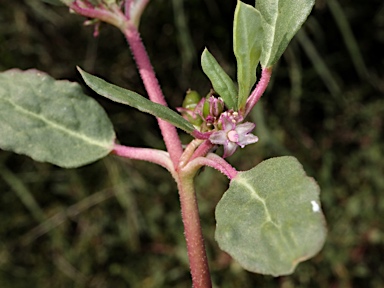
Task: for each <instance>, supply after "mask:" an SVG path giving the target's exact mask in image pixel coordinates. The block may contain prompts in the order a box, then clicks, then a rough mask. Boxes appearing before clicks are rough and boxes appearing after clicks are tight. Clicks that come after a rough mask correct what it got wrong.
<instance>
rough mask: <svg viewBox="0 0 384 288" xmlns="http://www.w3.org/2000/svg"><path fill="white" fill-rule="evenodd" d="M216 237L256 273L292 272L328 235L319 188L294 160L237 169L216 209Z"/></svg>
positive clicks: (227, 249) (285, 157)
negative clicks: (247, 168)
mask: <svg viewBox="0 0 384 288" xmlns="http://www.w3.org/2000/svg"><path fill="white" fill-rule="evenodd" d="M216 221H217V226H216V232H215V238H216V240H217V241H218V243H219V246H220V248H221V249H222V250H224V251H226V252H227V253H229V254H230V255H231V256H232V257H233V258H234V259H235V260H237V261H238V262H239V263H240V265H241V266H242V267H243V268H245V269H247V270H249V271H252V272H255V273H261V274H268V275H273V276H280V275H287V274H291V273H292V272H293V271H294V269H295V267H296V265H297V264H298V263H299V262H302V261H304V260H306V259H308V258H311V257H312V256H314V255H315V254H317V253H318V252H319V251H320V249H321V248H322V246H323V244H324V241H325V237H326V227H325V219H324V216H323V214H322V212H321V208H320V201H319V187H318V185H317V184H316V182H315V181H314V180H313V179H312V178H310V177H308V176H306V174H305V172H304V170H303V167H302V166H301V164H300V163H299V162H298V161H297V159H296V158H294V157H290V156H284V157H277V158H271V159H269V160H266V161H264V162H262V163H260V164H259V165H257V166H256V167H254V168H252V169H251V170H249V171H245V172H239V173H238V175H237V176H236V177H235V178H234V179H232V181H231V183H230V187H229V189H228V190H227V191H226V192H225V194H224V196H223V197H222V199H221V200H220V202H219V203H218V205H217V207H216Z"/></svg>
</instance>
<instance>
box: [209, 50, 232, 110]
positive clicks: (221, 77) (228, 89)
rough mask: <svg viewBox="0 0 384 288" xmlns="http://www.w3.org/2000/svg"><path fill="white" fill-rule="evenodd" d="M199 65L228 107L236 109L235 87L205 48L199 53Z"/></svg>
mask: <svg viewBox="0 0 384 288" xmlns="http://www.w3.org/2000/svg"><path fill="white" fill-rule="evenodd" d="M201 66H202V68H203V71H204V73H205V75H207V77H208V78H209V80H210V81H211V83H212V86H213V89H214V90H215V92H216V93H217V94H219V96H220V97H221V98H222V99H223V101H224V103H225V105H226V106H227V107H228V108H229V109H235V110H236V109H237V87H236V85H235V83H233V81H232V79H231V77H229V76H228V74H227V73H225V71H224V69H223V68H221V66H220V64H219V63H218V62H217V61H216V59H215V57H213V55H212V54H211V53H210V52H209V51H208V49H207V48H205V49H204V51H203V53H202V54H201Z"/></svg>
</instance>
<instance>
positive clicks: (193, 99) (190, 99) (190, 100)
mask: <svg viewBox="0 0 384 288" xmlns="http://www.w3.org/2000/svg"><path fill="white" fill-rule="evenodd" d="M200 100H201V96H200V95H199V93H197V92H196V91H194V90H188V91H187V94H186V95H185V98H184V101H183V108H185V109H188V110H194V109H195V107H196V106H197V104H198V103H199V102H200Z"/></svg>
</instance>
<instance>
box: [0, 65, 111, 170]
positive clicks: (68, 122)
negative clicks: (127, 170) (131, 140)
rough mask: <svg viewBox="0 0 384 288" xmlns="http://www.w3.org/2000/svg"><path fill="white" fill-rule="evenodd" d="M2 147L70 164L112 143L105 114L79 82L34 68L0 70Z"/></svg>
mask: <svg viewBox="0 0 384 288" xmlns="http://www.w3.org/2000/svg"><path fill="white" fill-rule="evenodd" d="M0 107H1V109H0V148H2V149H5V150H10V151H13V152H16V153H20V154H25V155H28V156H30V157H32V158H33V159H35V160H37V161H43V162H50V163H52V164H55V165H58V166H61V167H65V168H71V167H79V166H82V165H85V164H88V163H90V162H93V161H95V160H97V159H99V158H101V157H104V156H105V155H107V154H108V153H109V152H110V151H111V150H112V148H113V144H114V139H115V133H114V131H113V127H112V124H111V122H110V121H109V119H108V116H107V114H106V113H105V111H104V110H103V109H102V108H101V106H100V105H99V104H98V103H97V102H96V101H95V100H94V99H92V98H90V97H88V96H86V95H84V94H83V92H82V89H81V86H80V85H79V84H77V83H71V82H69V81H56V80H55V79H53V78H52V77H50V76H49V75H47V74H45V73H43V72H40V71H37V70H27V71H20V70H17V69H13V70H9V71H6V72H3V73H0Z"/></svg>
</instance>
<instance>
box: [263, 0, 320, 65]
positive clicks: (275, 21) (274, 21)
mask: <svg viewBox="0 0 384 288" xmlns="http://www.w3.org/2000/svg"><path fill="white" fill-rule="evenodd" d="M314 4H315V0H257V1H256V9H258V10H259V11H260V14H261V17H262V25H263V30H264V41H263V50H262V53H261V59H260V63H261V65H262V67H263V68H268V67H271V66H273V65H274V64H275V63H276V62H277V61H278V60H279V58H280V57H281V55H282V54H283V52H284V51H285V49H286V48H287V46H288V44H289V42H290V41H291V39H292V38H293V36H294V35H295V34H296V32H297V31H298V30H299V29H300V27H301V25H303V23H304V21H305V20H306V19H307V17H308V15H309V13H310V12H311V10H312V7H313V5H314Z"/></svg>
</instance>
